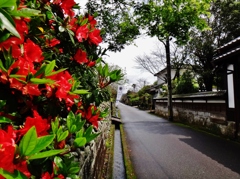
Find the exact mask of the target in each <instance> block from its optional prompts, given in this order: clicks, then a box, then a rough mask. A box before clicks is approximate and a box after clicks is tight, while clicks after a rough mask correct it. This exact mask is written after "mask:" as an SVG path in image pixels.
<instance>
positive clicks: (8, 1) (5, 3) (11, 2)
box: [0, 0, 17, 8]
mask: <svg viewBox="0 0 240 179" xmlns="http://www.w3.org/2000/svg"><path fill="white" fill-rule="evenodd" d="M16 5H17V4H16V0H1V1H0V8H1V7H14V6H16Z"/></svg>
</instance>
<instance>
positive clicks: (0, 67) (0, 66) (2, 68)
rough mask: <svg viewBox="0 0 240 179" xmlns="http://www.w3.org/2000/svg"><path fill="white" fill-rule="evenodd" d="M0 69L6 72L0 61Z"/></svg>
mask: <svg viewBox="0 0 240 179" xmlns="http://www.w3.org/2000/svg"><path fill="white" fill-rule="evenodd" d="M0 69H1V70H2V71H4V72H7V70H6V69H5V68H4V66H3V63H2V60H0Z"/></svg>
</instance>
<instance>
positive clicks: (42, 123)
mask: <svg viewBox="0 0 240 179" xmlns="http://www.w3.org/2000/svg"><path fill="white" fill-rule="evenodd" d="M32 126H35V127H36V131H37V135H38V137H41V136H45V135H48V130H49V128H50V125H49V124H48V121H47V120H46V119H42V117H41V116H40V115H39V114H38V112H37V111H35V110H34V111H33V117H27V118H26V122H25V125H24V127H23V128H22V129H20V130H18V133H19V135H20V136H22V135H24V134H26V133H27V131H28V130H29V129H30V128H31V127H32Z"/></svg>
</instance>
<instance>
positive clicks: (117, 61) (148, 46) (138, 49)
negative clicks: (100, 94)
mask: <svg viewBox="0 0 240 179" xmlns="http://www.w3.org/2000/svg"><path fill="white" fill-rule="evenodd" d="M75 2H77V3H79V4H80V5H84V4H85V3H86V2H87V0H75ZM82 7H83V6H82ZM156 41H157V39H156V38H149V37H145V38H139V39H137V40H135V44H136V46H135V45H129V46H126V48H125V49H123V50H122V51H121V52H117V53H113V52H107V54H108V55H109V56H105V57H104V60H105V61H106V62H108V63H109V65H112V64H113V65H118V66H119V67H121V68H122V69H125V70H126V73H127V79H128V80H129V84H128V86H126V88H130V87H131V86H132V84H134V83H137V81H138V79H145V80H146V81H147V82H148V84H153V83H154V82H155V81H156V80H157V78H156V77H155V76H153V75H152V74H151V73H149V72H146V71H142V70H140V69H136V68H135V66H136V62H135V57H136V56H138V55H143V54H144V53H145V54H149V53H150V52H151V51H152V50H154V48H155V47H154V46H155V45H156Z"/></svg>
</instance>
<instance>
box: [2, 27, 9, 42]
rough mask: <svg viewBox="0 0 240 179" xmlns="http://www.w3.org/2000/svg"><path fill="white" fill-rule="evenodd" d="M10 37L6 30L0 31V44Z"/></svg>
mask: <svg viewBox="0 0 240 179" xmlns="http://www.w3.org/2000/svg"><path fill="white" fill-rule="evenodd" d="M10 36H11V33H10V32H9V31H7V30H4V31H2V32H1V31H0V42H4V41H5V40H7V39H8V38H9V37H10Z"/></svg>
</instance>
